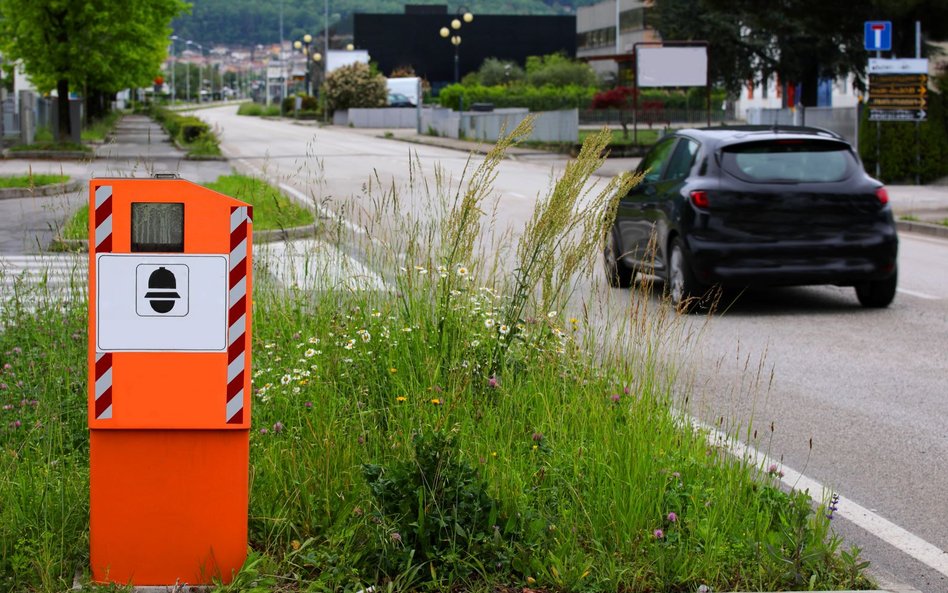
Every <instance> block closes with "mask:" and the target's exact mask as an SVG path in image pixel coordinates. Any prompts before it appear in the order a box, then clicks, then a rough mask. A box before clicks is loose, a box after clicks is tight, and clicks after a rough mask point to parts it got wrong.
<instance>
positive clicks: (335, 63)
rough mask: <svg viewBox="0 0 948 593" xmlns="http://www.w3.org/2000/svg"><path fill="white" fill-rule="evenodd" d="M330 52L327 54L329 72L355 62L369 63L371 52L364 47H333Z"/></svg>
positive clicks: (327, 69)
mask: <svg viewBox="0 0 948 593" xmlns="http://www.w3.org/2000/svg"><path fill="white" fill-rule="evenodd" d="M328 53H329V55H328V56H326V72H327V73H329V72H332V71H333V70H336V69H338V68H342V67H343V66H349V65H351V64H355V63H356V62H362V63H363V64H368V63H369V52H368V51H367V50H364V49H353V50H344V49H331V50H329V52H328Z"/></svg>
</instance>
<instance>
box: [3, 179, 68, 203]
mask: <svg viewBox="0 0 948 593" xmlns="http://www.w3.org/2000/svg"><path fill="white" fill-rule="evenodd" d="M83 185H84V184H83V183H82V182H81V181H75V180H74V181H67V182H65V183H51V184H49V185H37V186H35V187H33V188H32V189H30V188H28V187H4V188H0V200H15V199H18V198H42V197H46V196H52V195H59V194H68V193H72V192H75V191H79V190H80V189H82V187H83Z"/></svg>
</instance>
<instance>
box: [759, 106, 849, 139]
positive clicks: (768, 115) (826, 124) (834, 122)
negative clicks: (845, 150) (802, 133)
mask: <svg viewBox="0 0 948 593" xmlns="http://www.w3.org/2000/svg"><path fill="white" fill-rule="evenodd" d="M856 117H857V113H856V108H855V107H807V108H806V109H799V108H797V109H793V110H791V109H748V110H747V123H748V124H751V125H762V126H772V125H774V124H779V125H786V126H809V127H813V128H825V129H827V130H830V131H832V132H836V133H837V134H839V135H840V136H842V137H843V138H845V139H846V141H847V142H849V143H851V144H855V142H856Z"/></svg>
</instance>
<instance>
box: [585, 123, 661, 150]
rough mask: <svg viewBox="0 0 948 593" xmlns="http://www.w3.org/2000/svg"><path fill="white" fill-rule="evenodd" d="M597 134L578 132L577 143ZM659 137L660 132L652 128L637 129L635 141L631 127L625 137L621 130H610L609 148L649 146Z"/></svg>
mask: <svg viewBox="0 0 948 593" xmlns="http://www.w3.org/2000/svg"><path fill="white" fill-rule="evenodd" d="M597 133H598V132H597V131H595V130H580V131H579V142H580V144H582V143H583V142H585V141H586V139H587V138H589V137H591V136H595V135H596V134H597ZM660 136H661V130H655V129H652V128H641V127H640V128H639V130H638V132H637V139H634V135H633V133H632V127H631V126H629V133H628V135H626V134H625V133H624V132H623V131H622V129H621V128H620V129H614V128H613V129H611V130H610V137H609V145H610V146H651V145H653V144H655V143H656V142H657V141H658V139H659V137H660Z"/></svg>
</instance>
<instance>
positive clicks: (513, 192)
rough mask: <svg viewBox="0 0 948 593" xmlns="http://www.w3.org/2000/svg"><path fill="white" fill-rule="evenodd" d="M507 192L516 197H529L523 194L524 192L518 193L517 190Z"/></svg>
mask: <svg viewBox="0 0 948 593" xmlns="http://www.w3.org/2000/svg"><path fill="white" fill-rule="evenodd" d="M507 193H509V194H510V195H512V196H513V197H515V198H521V199H523V198H526V197H527V196H525V195H523V194H518V193H517V192H515V191H512V192H507Z"/></svg>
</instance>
